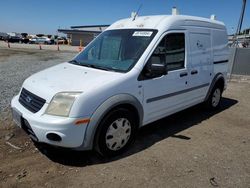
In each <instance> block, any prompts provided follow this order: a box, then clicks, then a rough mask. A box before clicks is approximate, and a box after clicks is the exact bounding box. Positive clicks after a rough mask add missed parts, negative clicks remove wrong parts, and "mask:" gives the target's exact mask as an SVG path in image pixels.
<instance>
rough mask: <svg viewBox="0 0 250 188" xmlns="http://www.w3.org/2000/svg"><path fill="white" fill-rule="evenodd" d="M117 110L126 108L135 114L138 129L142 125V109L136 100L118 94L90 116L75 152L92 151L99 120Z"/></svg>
mask: <svg viewBox="0 0 250 188" xmlns="http://www.w3.org/2000/svg"><path fill="white" fill-rule="evenodd" d="M117 108H126V109H129V110H132V111H133V112H134V113H136V117H137V124H138V127H140V126H141V125H142V121H143V107H142V104H141V103H140V102H139V100H138V99H137V98H135V97H134V96H132V95H130V94H118V95H114V96H112V97H110V98H108V99H107V100H106V101H104V102H103V103H102V104H101V105H99V106H98V107H97V109H96V110H95V112H94V113H93V114H92V116H91V121H90V123H89V124H88V126H87V129H86V131H85V135H84V140H83V144H82V146H80V147H79V148H77V150H81V148H82V149H84V150H89V149H93V147H94V141H95V135H96V132H97V130H98V127H99V125H100V122H101V120H102V119H103V118H104V117H105V116H106V115H107V114H108V113H109V112H111V111H112V110H115V109H117Z"/></svg>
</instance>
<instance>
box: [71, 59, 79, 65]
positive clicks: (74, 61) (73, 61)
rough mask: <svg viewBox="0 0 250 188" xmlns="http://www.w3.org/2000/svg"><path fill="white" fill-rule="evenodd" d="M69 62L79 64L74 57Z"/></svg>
mask: <svg viewBox="0 0 250 188" xmlns="http://www.w3.org/2000/svg"><path fill="white" fill-rule="evenodd" d="M69 63H72V64H76V65H80V62H78V61H77V60H75V59H73V60H71V61H69Z"/></svg>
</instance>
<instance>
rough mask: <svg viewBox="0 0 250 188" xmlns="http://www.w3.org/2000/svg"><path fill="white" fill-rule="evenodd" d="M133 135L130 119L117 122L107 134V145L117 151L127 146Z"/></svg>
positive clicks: (110, 127)
mask: <svg viewBox="0 0 250 188" xmlns="http://www.w3.org/2000/svg"><path fill="white" fill-rule="evenodd" d="M130 135H131V125H130V122H129V120H128V119H126V118H120V119H117V120H115V121H114V122H113V123H112V124H111V125H110V126H109V128H108V130H107V133H106V137H105V138H106V145H107V147H108V148H109V149H110V150H113V151H117V150H119V149H121V148H122V147H123V146H125V145H126V144H127V142H128V140H129V138H130Z"/></svg>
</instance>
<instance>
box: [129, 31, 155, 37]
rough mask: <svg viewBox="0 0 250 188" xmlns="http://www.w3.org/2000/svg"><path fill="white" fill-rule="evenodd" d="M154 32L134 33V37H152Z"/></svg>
mask: <svg viewBox="0 0 250 188" xmlns="http://www.w3.org/2000/svg"><path fill="white" fill-rule="evenodd" d="M152 33H153V31H135V32H134V33H133V36H134V37H150V36H151V35H152Z"/></svg>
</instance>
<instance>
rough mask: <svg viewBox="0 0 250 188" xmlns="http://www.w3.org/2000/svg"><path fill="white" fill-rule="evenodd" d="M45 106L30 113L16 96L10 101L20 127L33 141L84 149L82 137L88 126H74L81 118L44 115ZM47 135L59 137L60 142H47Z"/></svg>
mask: <svg viewBox="0 0 250 188" xmlns="http://www.w3.org/2000/svg"><path fill="white" fill-rule="evenodd" d="M47 106H48V104H46V103H45V104H44V106H43V107H42V109H41V110H40V111H38V112H37V113H32V112H30V111H29V110H27V109H26V108H25V107H23V106H22V105H21V104H20V103H19V101H18V96H15V97H14V98H13V99H12V101H11V108H12V109H13V110H15V111H17V112H18V114H20V115H21V118H20V119H21V120H20V125H21V127H22V128H23V129H24V130H25V132H26V133H28V134H29V133H30V134H29V135H30V137H31V138H32V139H33V140H35V141H38V142H42V143H47V144H50V145H54V146H60V147H67V148H79V147H80V146H81V147H82V148H84V147H83V145H84V135H85V131H86V128H87V125H88V124H87V123H85V124H80V125H75V122H76V121H77V120H79V119H81V118H69V117H59V116H51V115H47V114H44V112H45V109H46V108H47ZM85 118H86V117H85ZM32 132H33V133H34V134H32ZM49 133H54V134H57V135H59V136H60V137H61V141H52V140H49V139H48V138H47V135H48V134H49ZM86 147H87V146H86Z"/></svg>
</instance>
